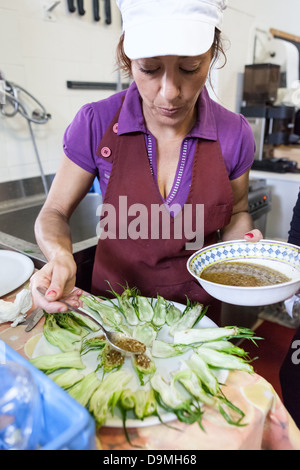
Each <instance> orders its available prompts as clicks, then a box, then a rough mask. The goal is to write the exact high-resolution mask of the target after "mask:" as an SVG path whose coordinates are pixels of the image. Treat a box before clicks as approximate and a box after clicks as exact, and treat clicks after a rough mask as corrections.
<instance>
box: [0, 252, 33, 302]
mask: <svg viewBox="0 0 300 470" xmlns="http://www.w3.org/2000/svg"><path fill="white" fill-rule="evenodd" d="M33 271H34V264H33V262H32V260H31V259H30V258H28V256H25V255H23V254H22V253H18V252H16V251H9V250H0V297H3V296H4V295H6V294H9V293H10V292H12V291H13V290H15V289H17V288H18V287H20V286H21V285H22V284H24V282H26V281H27V280H28V279H29V278H30V276H31V274H32V273H33Z"/></svg>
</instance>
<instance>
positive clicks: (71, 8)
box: [68, 0, 76, 13]
mask: <svg viewBox="0 0 300 470" xmlns="http://www.w3.org/2000/svg"><path fill="white" fill-rule="evenodd" d="M68 8H69V12H70V13H74V11H76V8H75V6H74V0H68Z"/></svg>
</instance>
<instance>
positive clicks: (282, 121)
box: [241, 104, 295, 160]
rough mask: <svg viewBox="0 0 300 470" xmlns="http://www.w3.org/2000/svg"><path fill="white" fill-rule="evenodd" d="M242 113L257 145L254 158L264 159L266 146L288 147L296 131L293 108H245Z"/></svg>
mask: <svg viewBox="0 0 300 470" xmlns="http://www.w3.org/2000/svg"><path fill="white" fill-rule="evenodd" d="M241 113H242V114H243V116H245V118H246V119H247V121H248V122H249V124H250V126H251V128H252V131H253V134H254V139H255V143H256V152H255V156H254V158H255V159H256V160H262V159H263V158H264V146H266V145H271V146H272V145H288V144H289V143H290V137H291V135H292V132H293V129H294V119H295V108H294V107H293V106H267V105H264V104H263V105H255V106H243V107H241Z"/></svg>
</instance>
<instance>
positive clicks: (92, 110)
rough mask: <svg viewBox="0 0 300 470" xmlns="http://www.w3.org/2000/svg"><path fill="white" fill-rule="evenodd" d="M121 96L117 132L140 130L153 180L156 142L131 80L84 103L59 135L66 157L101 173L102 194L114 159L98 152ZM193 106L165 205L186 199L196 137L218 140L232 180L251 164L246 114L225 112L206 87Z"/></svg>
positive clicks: (252, 144)
mask: <svg viewBox="0 0 300 470" xmlns="http://www.w3.org/2000/svg"><path fill="white" fill-rule="evenodd" d="M124 96H125V99H124V102H123V106H122V110H121V113H120V116H119V121H118V129H117V132H118V134H125V133H130V132H142V133H144V135H145V142H146V146H147V150H148V157H149V164H150V165H151V168H152V173H153V177H154V178H155V181H156V182H157V169H156V141H155V138H154V136H153V135H151V133H150V132H149V131H148V130H147V128H146V126H145V121H144V118H143V113H142V107H141V99H140V95H139V92H138V89H137V87H136V85H135V83H133V84H132V85H131V86H130V87H129V88H128V90H125V91H122V92H120V93H116V94H114V95H112V96H110V97H109V98H107V99H105V100H101V101H98V102H93V103H89V104H86V105H84V106H83V107H82V108H81V109H80V110H79V111H78V113H77V114H76V116H75V118H74V120H73V121H72V122H71V124H70V125H69V126H68V128H67V129H66V132H65V135H64V139H63V148H64V152H65V154H66V155H67V157H68V158H70V160H72V161H73V162H74V163H76V164H77V165H79V166H80V167H81V168H83V169H84V170H86V171H88V172H90V173H92V174H94V175H95V176H97V177H98V178H99V183H100V189H101V193H102V196H103V198H104V194H105V190H106V187H107V183H108V180H109V176H110V171H111V166H112V164H111V163H109V162H107V161H106V160H105V159H104V158H99V157H98V156H97V155H96V151H97V148H98V145H99V143H100V141H101V139H102V137H103V135H104V133H105V131H106V129H107V127H108V125H109V124H110V122H111V120H112V118H113V117H114V115H115V114H116V112H117V111H118V109H119V107H120V105H121V100H122V98H123V97H124ZM197 106H198V119H197V122H196V123H195V125H194V127H193V129H192V130H191V131H190V133H189V134H188V135H187V136H186V137H185V139H184V140H183V142H182V145H181V153H180V158H179V162H178V167H177V172H176V175H175V179H174V184H173V187H172V189H171V191H170V194H169V195H168V197H167V199H166V200H165V201H164V202H165V203H167V204H174V203H178V204H180V205H181V206H182V205H183V204H184V203H185V201H186V199H187V196H188V192H189V187H190V183H191V177H192V164H193V156H194V151H195V147H196V143H197V139H199V138H204V139H208V140H219V143H220V146H221V150H222V154H223V158H224V162H225V165H226V168H227V172H228V177H229V179H230V180H234V179H236V178H238V177H239V176H241V175H242V174H243V173H245V172H246V171H247V170H248V169H249V168H250V167H251V165H252V163H253V158H254V152H255V141H254V137H253V133H252V130H251V127H250V125H249V123H248V121H247V120H246V119H245V118H244V116H242V115H241V114H236V113H233V112H231V111H228V110H227V109H225V108H224V107H223V106H221V105H219V104H218V103H216V102H215V101H213V100H212V99H211V98H210V97H209V95H208V92H207V90H206V88H204V89H203V90H202V92H201V94H200V97H199V99H198V103H197ZM128 177H130V174H129V175H128Z"/></svg>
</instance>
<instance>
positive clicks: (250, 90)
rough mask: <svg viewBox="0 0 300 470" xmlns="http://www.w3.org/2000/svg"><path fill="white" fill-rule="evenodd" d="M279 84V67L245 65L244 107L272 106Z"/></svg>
mask: <svg viewBox="0 0 300 470" xmlns="http://www.w3.org/2000/svg"><path fill="white" fill-rule="evenodd" d="M279 84H280V65H276V64H251V65H245V69H244V87H243V101H244V102H245V103H246V106H253V105H254V106H255V105H263V104H265V105H272V104H273V103H274V102H275V101H276V98H277V91H278V87H279Z"/></svg>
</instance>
